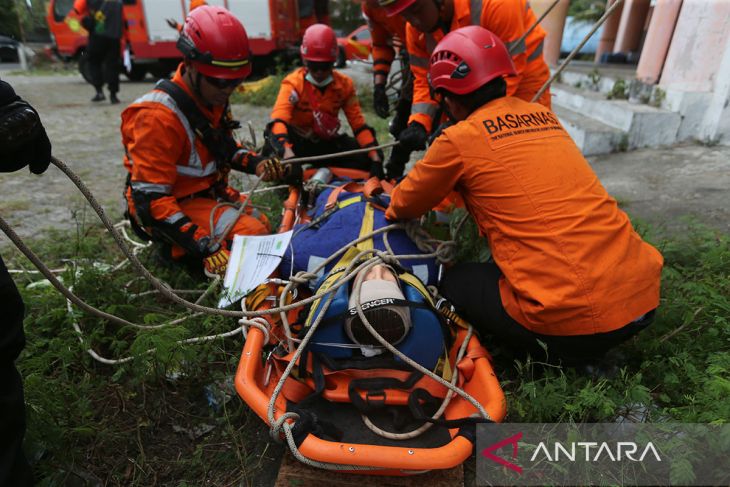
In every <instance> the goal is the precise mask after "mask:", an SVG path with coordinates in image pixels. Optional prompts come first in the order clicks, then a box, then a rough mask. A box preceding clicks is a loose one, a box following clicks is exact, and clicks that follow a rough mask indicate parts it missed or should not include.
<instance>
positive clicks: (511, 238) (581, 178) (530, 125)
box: [386, 97, 663, 336]
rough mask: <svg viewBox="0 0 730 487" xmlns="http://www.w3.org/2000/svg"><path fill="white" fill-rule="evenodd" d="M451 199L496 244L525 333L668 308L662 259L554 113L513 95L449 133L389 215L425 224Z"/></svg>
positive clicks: (509, 303) (599, 325)
mask: <svg viewBox="0 0 730 487" xmlns="http://www.w3.org/2000/svg"><path fill="white" fill-rule="evenodd" d="M452 190H456V191H457V192H458V193H459V194H460V195H461V196H462V197H463V199H464V202H465V204H466V207H467V209H468V211H469V213H471V215H472V216H473V217H474V219H475V221H476V223H477V225H478V227H479V230H480V232H481V233H482V234H483V235H485V236H486V237H487V239H488V241H489V247H490V249H491V251H492V256H493V258H494V261H495V262H496V264H497V266H498V267H499V269H500V270H501V271H502V274H503V275H502V277H501V278H500V281H499V294H500V296H501V300H502V304H503V306H504V309H505V310H506V312H507V313H508V314H509V316H510V317H511V318H512V319H514V320H515V321H517V322H518V323H519V324H521V325H522V326H523V327H525V328H527V329H529V330H531V331H532V332H535V333H539V334H543V335H563V336H569V335H591V334H595V333H603V332H610V331H613V330H617V329H619V328H622V327H623V326H625V325H627V324H628V323H631V322H632V321H634V320H636V319H637V318H639V317H641V316H642V315H644V314H645V313H647V312H649V311H651V310H653V309H655V308H656V307H657V306H658V304H659V281H660V273H661V268H662V264H663V259H662V256H661V254H660V253H659V252H658V251H657V250H656V249H655V248H654V247H652V246H651V245H649V244H647V243H645V242H644V241H643V240H642V239H641V237H640V236H639V235H638V234H637V233H636V232H635V231H634V229H633V228H632V226H631V222H630V221H629V219H628V217H627V216H626V214H625V213H624V212H623V211H621V210H620V209H619V208H618V205H617V204H616V201H615V200H614V199H613V198H611V197H610V196H609V195H608V193H607V192H606V190H605V189H604V187H603V186H602V185H601V183H600V181H599V180H598V177H597V176H596V174H595V173H594V172H593V170H592V169H591V167H590V166H589V164H588V162H587V161H586V160H585V158H584V157H583V155H582V154H581V153H580V151H579V150H578V148H577V147H576V145H575V143H574V142H573V141H572V139H571V138H570V136H569V135H568V134H567V132H566V131H565V130H564V129H563V127H562V126H561V125H560V123H559V122H558V119H557V117H556V116H555V115H554V114H553V113H552V112H550V111H549V110H547V109H546V108H545V107H544V106H542V105H540V104H537V103H527V102H525V101H523V100H520V99H518V98H514V97H503V98H499V99H496V100H493V101H491V102H489V103H487V104H486V105H484V106H483V107H481V108H479V109H477V110H476V111H474V112H473V113H472V114H471V115H470V116H469V117H468V118H467V119H466V120H464V121H462V122H459V123H458V124H456V125H454V126H452V127H450V128H447V129H446V130H445V131H444V132H443V134H442V135H441V136H440V137H438V138H437V139H436V140H435V142H434V143H433V144H432V145H431V147H430V148H429V150H428V152H427V153H426V156H425V157H424V159H423V160H421V161H419V162H418V163H417V164H416V166H415V167H414V168H413V170H412V171H411V172H410V173H409V174H408V175H407V176H406V178H405V179H404V180H403V181H402V182H401V183H400V184H399V185H398V186H396V188H395V189H394V191H393V193H392V199H391V203H390V207H389V208H388V211H387V213H386V217H388V218H390V219H410V218H416V217H419V216H421V215H423V214H424V213H425V212H427V211H428V210H429V209H431V208H432V207H434V206H436V205H437V204H438V203H439V202H440V201H441V200H442V199H443V198H444V197H445V196H446V195H448V194H449V192H450V191H452Z"/></svg>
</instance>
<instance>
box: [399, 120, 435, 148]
mask: <svg viewBox="0 0 730 487" xmlns="http://www.w3.org/2000/svg"><path fill="white" fill-rule="evenodd" d="M427 140H428V133H426V128H425V127H424V126H423V125H421V124H420V123H418V122H411V123H409V124H408V127H406V128H405V129H403V132H401V133H400V135H399V136H398V141H399V142H400V145H401V147H403V148H404V149H406V150H409V151H414V150H423V149H425V148H426V141H427Z"/></svg>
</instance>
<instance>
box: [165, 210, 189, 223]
mask: <svg viewBox="0 0 730 487" xmlns="http://www.w3.org/2000/svg"><path fill="white" fill-rule="evenodd" d="M183 218H185V213H183V212H182V211H178V212H177V213H173V214H172V215H170V216H168V217H167V218H165V223H169V224H170V225H174V224H175V223H177V222H179V221H180V220H182V219H183Z"/></svg>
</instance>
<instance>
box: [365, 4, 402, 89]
mask: <svg viewBox="0 0 730 487" xmlns="http://www.w3.org/2000/svg"><path fill="white" fill-rule="evenodd" d="M362 13H363V14H364V15H365V17H366V18H367V21H368V29H369V30H370V37H371V39H372V40H371V43H372V44H371V46H372V56H373V74H383V75H385V76H388V73H389V72H390V65H391V64H392V63H393V59H395V48H394V47H393V41H394V39H393V38H394V37H398V39H399V40H400V42H401V43H405V41H406V21H405V19H404V18H403V17H401V16H400V15H393V16H392V17H388V15H387V14H386V13H385V9H383V8H378V7H373V6H371V5H369V4H368V2H363V3H362Z"/></svg>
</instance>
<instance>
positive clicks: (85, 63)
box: [79, 51, 93, 84]
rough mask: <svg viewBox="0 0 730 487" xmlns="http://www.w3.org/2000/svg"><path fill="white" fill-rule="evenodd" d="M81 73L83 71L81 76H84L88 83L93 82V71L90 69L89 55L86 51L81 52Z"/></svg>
mask: <svg viewBox="0 0 730 487" xmlns="http://www.w3.org/2000/svg"><path fill="white" fill-rule="evenodd" d="M79 73H81V76H83V77H84V80H85V81H86V82H87V83H89V84H93V82H92V81H91V71H90V70H89V57H88V55H87V54H86V51H82V52H81V54H79Z"/></svg>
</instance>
